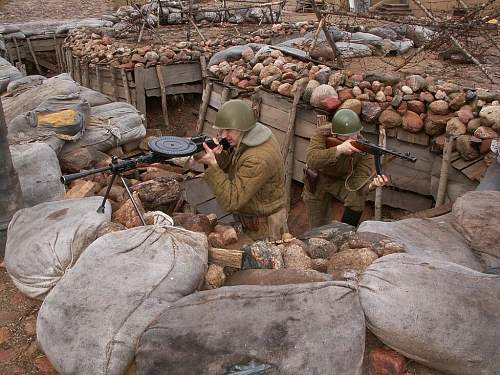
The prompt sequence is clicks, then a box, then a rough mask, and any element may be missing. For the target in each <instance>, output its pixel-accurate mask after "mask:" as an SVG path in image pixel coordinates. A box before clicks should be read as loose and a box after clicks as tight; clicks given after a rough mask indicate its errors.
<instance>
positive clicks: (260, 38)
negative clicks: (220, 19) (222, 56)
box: [64, 22, 314, 70]
mask: <svg viewBox="0 0 500 375" xmlns="http://www.w3.org/2000/svg"><path fill="white" fill-rule="evenodd" d="M313 27H314V23H312V22H311V23H309V22H297V23H295V24H276V25H273V26H272V27H268V28H261V29H259V30H258V31H256V32H253V33H251V34H246V35H245V34H242V35H240V36H233V37H219V38H215V39H208V40H206V41H201V40H200V41H193V42H186V41H175V40H171V41H167V42H166V43H164V44H162V45H146V46H138V45H127V44H126V43H122V42H120V41H119V40H118V38H117V37H118V35H117V37H114V36H113V35H115V33H113V32H111V31H112V30H110V29H109V28H101V29H96V28H82V29H78V30H73V31H71V32H70V33H69V34H68V37H67V38H66V40H65V43H64V46H65V48H68V49H71V51H72V53H73V56H76V57H78V58H79V59H80V61H81V62H82V63H90V64H101V65H114V66H118V67H120V68H123V69H125V70H132V69H133V68H134V66H135V65H136V64H143V65H145V66H146V67H149V66H153V65H156V64H163V65H166V64H172V63H179V62H187V61H198V60H199V58H200V56H201V55H202V54H203V55H205V56H206V57H207V59H208V58H210V57H211V56H212V55H213V54H214V53H216V52H219V51H222V50H224V49H225V48H227V47H230V46H236V45H241V44H246V43H264V44H270V43H271V37H273V36H282V35H288V34H291V33H293V32H295V31H297V32H301V33H305V32H307V30H309V29H311V28H313ZM119 36H120V37H123V34H120V35H119Z"/></svg>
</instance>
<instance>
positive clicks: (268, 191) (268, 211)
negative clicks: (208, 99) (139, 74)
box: [197, 100, 288, 240]
mask: <svg viewBox="0 0 500 375" xmlns="http://www.w3.org/2000/svg"><path fill="white" fill-rule="evenodd" d="M214 127H215V128H217V129H219V131H220V136H221V138H225V139H226V140H227V141H228V142H229V144H230V146H231V147H230V148H229V150H223V149H222V146H221V145H219V146H217V147H216V148H214V149H210V148H209V147H208V146H207V145H206V144H204V145H203V146H204V148H205V155H203V156H202V157H201V158H198V159H197V161H198V162H201V163H203V164H205V165H207V166H208V168H207V169H206V170H205V180H206V181H207V183H208V185H209V186H210V187H211V189H212V190H213V192H214V194H215V197H216V199H217V202H218V203H219V204H220V205H221V207H222V208H223V209H225V210H226V211H229V212H232V213H233V214H234V215H235V216H236V217H237V218H239V219H240V221H241V223H242V225H243V228H244V230H245V233H246V234H248V235H249V236H250V237H251V238H252V239H253V240H258V239H264V238H268V239H272V240H279V239H281V236H282V235H283V233H286V232H287V231H288V229H287V212H286V208H285V202H286V197H285V176H284V166H283V164H284V163H283V157H282V156H281V152H280V149H279V145H278V143H277V142H276V140H275V138H274V136H273V135H272V133H271V130H270V129H268V128H267V127H265V126H264V125H262V124H260V123H257V122H256V119H255V115H254V113H253V111H252V109H251V108H250V107H249V106H248V105H247V104H246V103H245V102H244V101H243V100H230V101H228V102H226V103H224V104H223V105H222V107H221V108H220V110H219V112H218V113H217V115H216V117H215V125H214Z"/></svg>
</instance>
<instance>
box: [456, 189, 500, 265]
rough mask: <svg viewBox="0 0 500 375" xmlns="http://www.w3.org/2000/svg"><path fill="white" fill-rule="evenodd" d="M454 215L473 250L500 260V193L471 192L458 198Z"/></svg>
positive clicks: (460, 230) (459, 229)
mask: <svg viewBox="0 0 500 375" xmlns="http://www.w3.org/2000/svg"><path fill="white" fill-rule="evenodd" d="M452 213H453V216H454V218H455V228H457V230H458V231H459V232H460V233H462V234H463V235H464V237H465V238H466V240H467V241H468V242H469V244H470V246H471V248H472V249H474V250H476V251H479V252H481V253H486V254H489V255H492V256H494V257H497V258H500V191H469V192H467V193H465V194H464V195H462V196H461V197H459V198H457V200H456V201H455V203H454V204H453V209H452Z"/></svg>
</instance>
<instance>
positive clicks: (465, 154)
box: [455, 134, 479, 160]
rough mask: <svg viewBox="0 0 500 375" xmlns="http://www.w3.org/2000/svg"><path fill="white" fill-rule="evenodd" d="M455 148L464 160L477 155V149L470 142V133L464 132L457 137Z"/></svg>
mask: <svg viewBox="0 0 500 375" xmlns="http://www.w3.org/2000/svg"><path fill="white" fill-rule="evenodd" d="M455 144H456V149H457V151H458V153H459V154H460V156H461V157H462V159H464V160H474V159H477V158H478V157H479V151H478V150H477V149H476V147H474V145H473V143H472V138H471V136H470V135H467V134H464V135H461V136H459V137H458V138H457V140H456V143H455Z"/></svg>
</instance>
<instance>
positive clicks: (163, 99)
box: [156, 65, 170, 129]
mask: <svg viewBox="0 0 500 375" xmlns="http://www.w3.org/2000/svg"><path fill="white" fill-rule="evenodd" d="M156 73H157V77H158V82H159V83H160V91H161V112H162V114H163V124H164V126H165V128H166V129H170V121H169V120H168V107H167V93H166V92H165V82H164V80H163V69H162V66H161V65H156Z"/></svg>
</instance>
